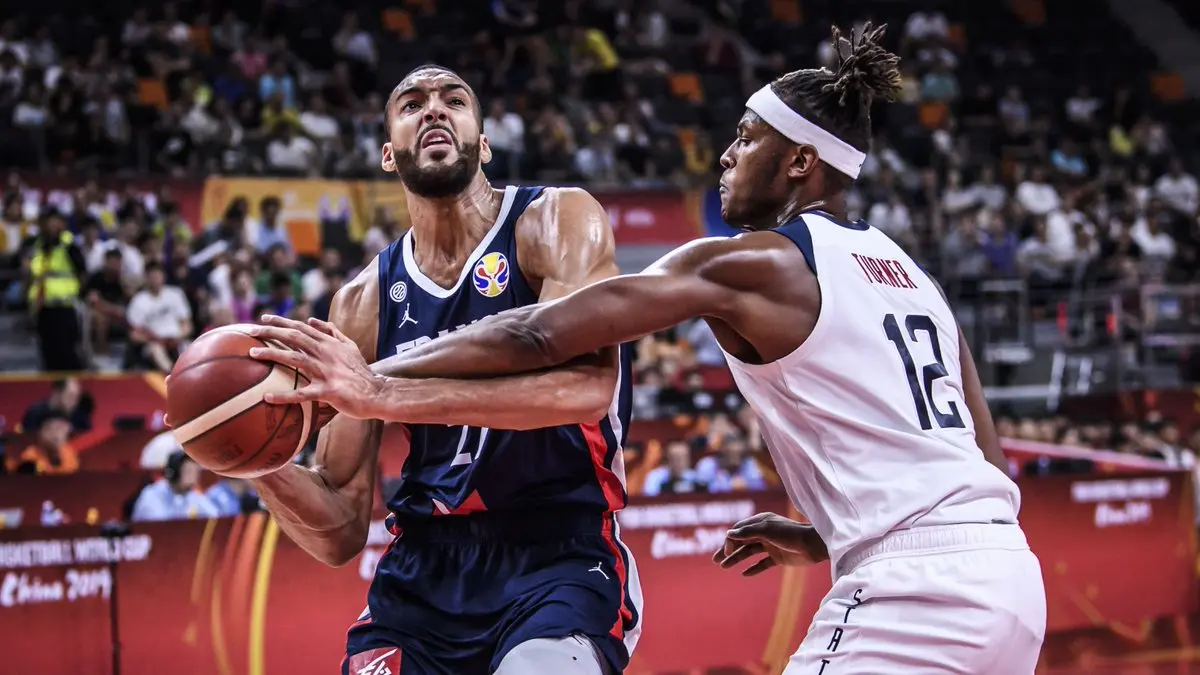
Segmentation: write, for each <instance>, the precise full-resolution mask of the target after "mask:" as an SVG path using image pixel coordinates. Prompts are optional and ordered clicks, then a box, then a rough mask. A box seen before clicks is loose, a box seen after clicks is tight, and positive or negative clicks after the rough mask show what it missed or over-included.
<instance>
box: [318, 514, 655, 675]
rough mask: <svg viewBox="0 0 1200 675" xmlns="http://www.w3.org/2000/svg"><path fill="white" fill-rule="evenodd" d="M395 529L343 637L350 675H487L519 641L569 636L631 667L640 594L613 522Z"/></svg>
mask: <svg viewBox="0 0 1200 675" xmlns="http://www.w3.org/2000/svg"><path fill="white" fill-rule="evenodd" d="M391 521H392V519H391V518H389V526H390V527H391V528H392V531H393V532H394V533H399V534H398V536H397V537H396V540H395V541H394V542H393V544H392V546H391V547H390V548H389V549H388V551H387V552H386V553H385V554H384V555H383V557H382V558H381V559H380V561H379V565H378V567H377V568H376V570H375V579H374V580H373V581H372V582H371V588H370V590H369V591H368V593H367V609H366V610H365V611H364V612H363V614H362V615H361V616H360V617H359V619H358V621H356V622H355V623H354V624H353V625H352V626H350V630H349V631H348V633H347V637H346V658H345V659H344V660H343V661H342V674H343V675H359V673H365V674H368V675H370V674H374V673H384V672H390V673H391V675H442V674H444V675H488V674H490V673H492V672H493V671H495V670H496V668H497V667H498V666H499V665H500V661H501V660H502V659H503V658H504V656H505V655H506V654H508V652H509V651H511V650H512V649H513V648H514V647H516V646H517V645H519V644H521V643H522V642H526V641H528V640H533V639H536V638H561V637H567V636H570V635H582V636H586V637H587V638H588V639H590V640H591V641H592V642H593V643H594V644H595V645H596V647H597V648H598V649H599V651H600V652H601V653H602V654H603V655H604V657H605V658H606V659H607V661H608V663H609V666H610V667H611V668H612V669H613V670H614V671H615V672H618V673H619V672H622V671H623V670H624V669H625V666H626V664H628V662H629V653H630V651H631V650H632V648H633V645H634V644H635V643H636V641H637V636H638V634H639V633H640V619H641V617H640V612H641V589H640V588H639V587H638V579H637V569H636V568H635V567H634V564H633V559H632V558H631V557H630V555H629V552H628V550H627V549H626V548H625V547H624V545H623V544H621V543H620V540H619V538H618V532H617V528H616V525H615V522H614V519H613V516H612V514H598V513H595V512H590V513H576V512H571V511H569V510H566V511H558V512H554V513H535V514H529V513H519V514H518V513H495V512H483V513H477V514H472V515H469V516H445V517H435V518H426V519H421V520H402V521H400V522H399V523H397V524H393V523H392V522H391Z"/></svg>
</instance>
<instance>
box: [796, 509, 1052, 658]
mask: <svg viewBox="0 0 1200 675" xmlns="http://www.w3.org/2000/svg"><path fill="white" fill-rule="evenodd" d="M838 568H839V570H844V572H843V573H842V574H841V576H839V577H838V578H837V580H836V581H834V583H833V588H832V589H831V590H830V591H829V595H826V596H825V599H824V600H823V601H822V602H821V607H820V608H819V609H818V610H817V613H816V615H815V616H814V617H813V622H812V625H811V626H810V627H809V629H808V635H807V636H806V637H805V638H804V641H803V642H802V643H801V644H800V649H799V651H797V652H796V653H795V654H794V655H793V656H792V658H791V660H790V662H789V663H788V666H787V668H786V669H785V670H784V675H890V674H891V673H905V674H909V673H911V674H913V675H918V674H921V673H930V674H945V673H956V674H962V675H1030V674H1031V673H1033V670H1034V667H1035V666H1036V665H1037V660H1038V653H1039V652H1040V651H1041V646H1042V638H1043V637H1044V636H1045V633H1046V590H1045V587H1044V586H1043V585H1042V569H1041V566H1040V565H1039V564H1038V560H1037V556H1035V555H1034V554H1033V552H1032V551H1030V550H1029V545H1028V543H1027V542H1026V540H1025V534H1024V533H1023V532H1022V531H1021V528H1020V526H1018V525H1004V524H995V525H983V524H969V525H947V526H939V527H923V528H914V529H912V530H905V531H902V532H893V533H891V534H889V535H887V536H886V537H884V538H883V539H881V540H880V541H879V542H877V543H875V544H873V545H871V546H869V547H867V548H866V549H865V550H862V551H855V552H851V553H850V554H849V555H848V556H847V558H845V559H843V560H842V561H840V563H839V566H838Z"/></svg>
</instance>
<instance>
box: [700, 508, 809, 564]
mask: <svg viewBox="0 0 1200 675" xmlns="http://www.w3.org/2000/svg"><path fill="white" fill-rule="evenodd" d="M754 556H763V557H762V558H760V559H759V560H757V561H755V563H754V564H753V565H750V566H749V567H747V568H746V569H744V570H742V576H744V577H752V576H754V575H756V574H762V573H763V572H766V571H767V570H769V569H771V568H772V567H777V566H779V565H797V566H798V565H811V564H813V563H817V562H821V561H822V560H825V559H827V558H828V557H829V553H828V551H827V550H826V549H825V543H824V542H823V541H821V538H820V537H819V536H818V535H817V532H816V530H814V529H813V527H812V525H806V524H804V523H801V522H797V521H795V520H792V519H791V518H784V517H783V516H781V515H779V514H777V513H759V514H757V515H754V516H750V517H749V518H746V519H745V520H741V521H738V522H737V523H734V525H733V527H731V528H729V532H727V533H726V534H725V545H724V546H722V547H721V548H720V549H719V550H718V551H717V552H716V553H714V554H713V562H715V563H717V564H719V565H720V566H721V569H729V568H731V567H734V566H736V565H738V564H739V563H741V562H743V561H745V560H748V559H750V558H752V557H754Z"/></svg>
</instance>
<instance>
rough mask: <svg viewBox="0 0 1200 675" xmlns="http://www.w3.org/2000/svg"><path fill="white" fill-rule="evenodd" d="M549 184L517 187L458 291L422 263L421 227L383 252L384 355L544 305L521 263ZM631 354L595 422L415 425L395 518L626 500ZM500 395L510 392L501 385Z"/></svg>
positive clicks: (610, 504)
mask: <svg viewBox="0 0 1200 675" xmlns="http://www.w3.org/2000/svg"><path fill="white" fill-rule="evenodd" d="M542 190H543V188H541V187H521V188H518V187H509V188H508V189H507V190H505V193H504V202H503V204H502V206H501V207H500V215H499V216H498V218H497V221H496V224H495V225H494V226H493V227H492V229H491V230H490V231H489V232H488V233H487V235H486V236H484V238H483V240H482V241H481V242H479V245H478V246H477V247H476V248H475V250H474V251H473V252H472V253H471V256H470V257H469V258H468V259H467V262H466V264H465V265H464V266H463V270H462V273H461V274H460V275H459V278H458V281H457V283H456V284H455V285H454V287H453V288H449V289H446V288H442V287H440V286H438V285H437V284H436V283H434V282H433V281H432V280H431V279H429V278H428V277H426V276H425V275H424V274H422V273H421V270H420V269H418V267H417V264H416V261H415V260H414V258H413V233H412V231H409V232H408V234H406V235H405V236H404V237H403V238H401V239H400V240H399V241H397V242H395V243H393V244H392V245H391V246H389V247H388V248H387V249H385V250H384V251H383V252H382V253H380V254H379V284H380V286H379V290H380V293H379V344H378V352H377V354H378V358H380V359H383V358H387V357H389V356H392V355H393V354H398V353H401V352H404V351H407V350H409V349H412V348H413V347H416V346H417V345H420V344H424V343H425V342H428V341H430V340H432V339H435V338H437V337H438V336H441V335H445V334H446V333H449V332H450V331H454V330H458V329H460V328H463V327H465V326H467V325H470V324H472V323H474V322H476V321H478V320H480V319H483V318H485V317H488V316H491V315H493V314H496V313H498V312H502V311H504V310H506V309H512V308H514V307H522V306H525V305H531V304H534V303H536V302H537V300H538V298H537V295H536V294H535V293H534V291H533V289H532V288H531V287H530V285H529V282H528V281H527V280H526V279H525V277H524V275H522V274H521V270H520V267H519V266H518V263H517V242H516V236H515V231H516V223H517V219H518V218H520V217H521V214H522V213H523V212H524V211H525V208H526V207H527V206H529V204H530V203H531V202H532V201H533V200H535V199H537V197H538V196H539V195H540V194H541V193H542ZM631 391H632V389H631V384H630V381H629V350H628V349H627V348H625V347H622V349H621V372H620V374H619V377H618V381H617V392H616V396H614V398H613V405H612V407H611V408H610V410H609V413H608V415H607V417H605V418H604V419H602V420H597V421H596V422H595V423H594V424H583V425H579V424H576V425H566V426H559V427H549V428H545V429H534V430H531V431H506V430H498V429H487V428H477V427H460V426H445V425H440V424H432V425H431V424H410V425H407V426H408V429H409V432H410V433H411V438H412V443H411V446H412V447H411V450H410V452H409V456H408V460H407V461H406V462H405V464H404V470H403V473H402V477H403V480H402V482H401V484H400V487H399V488H398V489H397V491H396V494H394V495H391V497H390V498H389V499H388V508H389V509H390V510H391V511H392V512H393V513H395V514H397V515H400V516H404V517H411V516H420V515H443V514H461V513H469V512H472V511H479V510H484V509H487V510H500V509H503V510H515V509H538V508H542V507H553V506H565V505H569V506H579V507H585V508H592V507H594V508H596V509H597V510H600V511H612V510H616V509H619V508H621V507H623V506H624V505H625V501H626V493H625V485H624V481H625V471H624V467H623V462H622V457H621V446H622V444H623V443H624V439H625V432H626V429H628V426H629V413H630V406H631ZM495 395H496V396H499V397H503V396H506V395H508V394H507V393H506V392H505V391H504V389H503V387H502V386H497V388H496V392H495Z"/></svg>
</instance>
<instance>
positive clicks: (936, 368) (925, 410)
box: [883, 314, 967, 430]
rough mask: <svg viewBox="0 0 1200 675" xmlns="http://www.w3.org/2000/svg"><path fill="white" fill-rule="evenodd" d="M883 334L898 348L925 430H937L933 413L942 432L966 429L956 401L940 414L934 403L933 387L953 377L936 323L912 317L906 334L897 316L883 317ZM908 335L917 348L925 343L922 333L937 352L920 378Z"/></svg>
mask: <svg viewBox="0 0 1200 675" xmlns="http://www.w3.org/2000/svg"><path fill="white" fill-rule="evenodd" d="M883 332H884V334H886V335H887V339H889V340H891V341H892V344H894V345H896V351H897V352H898V353H899V354H900V361H901V363H903V364H904V374H905V375H906V376H907V377H908V389H909V391H910V392H912V397H913V405H914V406H915V407H916V409H917V419H918V420H919V421H920V423H921V428H922V429H925V430H929V429H932V428H933V424H932V422H930V419H929V418H930V413H932V415H933V419H934V421H936V422H937V425H938V427H939V428H941V429H953V428H959V429H961V428H964V427H966V426H967V425H966V424H965V423H964V422H963V419H962V415H960V414H959V412H958V406H957V405H956V404H955V403H954V401H950V402H949V404H948V406H947V407H948V408H949V412H942V411H941V410H938V407H937V404H936V403H934V400H933V384H934V383H935V382H937V381H938V380H940V379H941V378H943V377H947V376H948V375H950V373H949V372H948V371H947V370H946V364H945V362H944V361H942V345H941V343H940V342H939V341H938V333H937V326H935V325H934V323H933V319H931V318H929V317H928V316H926V315H924V314H910V315H908V316H907V317H905V318H904V331H901V330H900V324H899V323H898V322H897V321H896V315H895V314H888V315H887V316H885V317H883ZM905 332H907V333H908V340H911V341H912V342H913V344H918V343H920V342H921V341H922V340H920V339H918V337H917V334H918V333H924V334H925V336H926V338H925V339H927V340H929V347H930V350H931V351H932V352H933V363H930V364H928V365H925V366H923V367H922V368H921V374H920V376H918V375H917V364H916V363H915V362H914V361H913V357H912V352H911V351H909V349H908V341H906V340H905V337H904V333H905Z"/></svg>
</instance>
